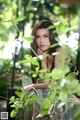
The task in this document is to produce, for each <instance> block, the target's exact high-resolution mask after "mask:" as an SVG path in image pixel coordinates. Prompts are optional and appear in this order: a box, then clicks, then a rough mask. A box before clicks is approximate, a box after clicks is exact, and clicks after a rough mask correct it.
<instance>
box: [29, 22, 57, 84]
mask: <svg viewBox="0 0 80 120" xmlns="http://www.w3.org/2000/svg"><path fill="white" fill-rule="evenodd" d="M50 26H53V24H52V22H51V21H49V20H43V21H40V22H38V23H37V24H36V25H35V26H34V28H33V30H32V36H34V40H33V42H32V43H31V48H32V49H33V50H34V51H35V53H36V54H37V44H36V39H35V37H36V31H37V30H38V29H43V28H46V29H48V28H49V27H50ZM48 30H49V40H50V43H51V45H52V44H55V43H58V42H57V41H56V40H55V37H57V36H58V34H57V33H56V32H55V30H56V28H55V27H53V28H52V29H48ZM57 47H58V46H56V47H53V48H49V54H52V53H53V52H55V51H56V48H57ZM35 53H34V52H33V51H32V50H31V55H32V57H35V56H36V55H35ZM39 62H40V60H39ZM40 65H41V63H40ZM53 67H54V60H53V64H52V68H53ZM32 69H34V66H32ZM37 78H38V76H37V77H36V78H32V81H33V83H36V82H37Z"/></svg>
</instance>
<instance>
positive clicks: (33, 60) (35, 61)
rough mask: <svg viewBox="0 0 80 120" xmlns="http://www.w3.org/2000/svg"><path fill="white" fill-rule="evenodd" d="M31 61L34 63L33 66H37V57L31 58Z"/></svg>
mask: <svg viewBox="0 0 80 120" xmlns="http://www.w3.org/2000/svg"><path fill="white" fill-rule="evenodd" d="M31 63H32V64H33V65H35V66H39V62H38V60H37V59H34V58H33V59H32V60H31Z"/></svg>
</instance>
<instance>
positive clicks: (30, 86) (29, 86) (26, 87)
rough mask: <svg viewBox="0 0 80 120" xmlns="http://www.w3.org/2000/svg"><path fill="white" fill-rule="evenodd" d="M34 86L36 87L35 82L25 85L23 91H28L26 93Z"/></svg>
mask: <svg viewBox="0 0 80 120" xmlns="http://www.w3.org/2000/svg"><path fill="white" fill-rule="evenodd" d="M33 87H34V84H31V85H28V86H24V87H23V91H24V92H26V93H29V92H30V91H31V90H33Z"/></svg>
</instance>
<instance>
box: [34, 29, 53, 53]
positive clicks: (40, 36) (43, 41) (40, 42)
mask: <svg viewBox="0 0 80 120" xmlns="http://www.w3.org/2000/svg"><path fill="white" fill-rule="evenodd" d="M36 43H37V46H38V48H39V49H41V50H42V51H46V50H48V49H49V48H50V44H51V43H50V40H49V31H48V30H47V29H46V28H42V29H38V30H37V31H36Z"/></svg>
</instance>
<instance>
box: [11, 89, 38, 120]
mask: <svg viewBox="0 0 80 120" xmlns="http://www.w3.org/2000/svg"><path fill="white" fill-rule="evenodd" d="M33 94H34V93H31V94H29V93H23V92H18V91H16V92H15V95H16V97H15V96H12V97H11V98H10V104H11V107H12V108H14V109H13V110H12V112H11V117H12V118H13V117H15V116H16V115H17V113H18V111H19V109H23V110H24V111H26V110H29V109H30V108H31V107H32V105H33V103H34V102H36V101H37V100H38V99H39V96H34V97H33Z"/></svg>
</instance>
